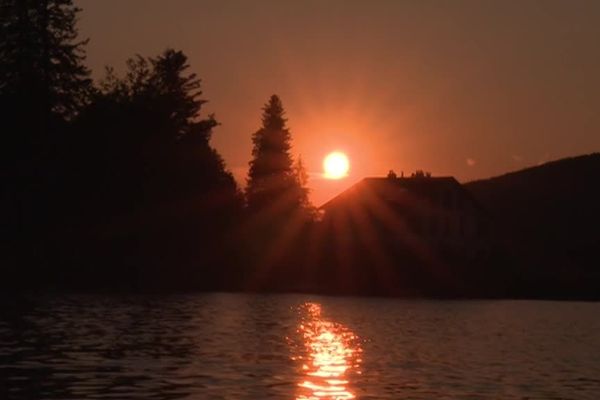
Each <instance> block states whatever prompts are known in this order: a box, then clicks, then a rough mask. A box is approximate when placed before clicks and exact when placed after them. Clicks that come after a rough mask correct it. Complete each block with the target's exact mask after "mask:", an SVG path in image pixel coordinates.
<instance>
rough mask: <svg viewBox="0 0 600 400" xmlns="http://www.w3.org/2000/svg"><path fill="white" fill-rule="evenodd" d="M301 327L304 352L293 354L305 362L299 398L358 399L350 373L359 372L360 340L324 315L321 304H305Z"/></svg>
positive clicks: (302, 399) (307, 399)
mask: <svg viewBox="0 0 600 400" xmlns="http://www.w3.org/2000/svg"><path fill="white" fill-rule="evenodd" d="M300 312H301V313H302V317H301V322H300V324H299V327H298V331H299V333H300V334H301V335H302V338H303V340H304V346H305V350H306V352H305V355H299V356H295V357H293V359H295V360H299V361H301V362H302V371H303V374H302V375H301V376H300V383H299V384H298V386H299V387H300V388H301V393H299V394H298V396H297V397H296V399H297V400H316V399H331V400H346V399H353V398H355V394H354V393H353V392H352V391H351V389H350V386H351V382H350V379H351V377H350V376H351V374H353V373H355V374H360V370H359V367H360V362H361V361H362V360H361V358H360V353H361V352H362V348H361V347H360V341H359V339H358V337H357V336H356V335H355V334H354V333H353V332H352V331H351V330H350V329H348V328H347V327H346V326H344V325H343V324H340V323H337V322H334V321H329V320H327V319H325V318H323V316H322V315H321V305H320V304H318V303H305V304H304V305H302V306H301V307H300Z"/></svg>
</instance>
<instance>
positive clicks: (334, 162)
mask: <svg viewBox="0 0 600 400" xmlns="http://www.w3.org/2000/svg"><path fill="white" fill-rule="evenodd" d="M349 169H350V162H349V161H348V157H347V156H346V155H345V154H344V153H342V152H339V151H334V152H333V153H329V154H328V155H327V157H325V159H324V160H323V170H324V172H325V173H324V176H325V178H327V179H341V178H344V177H346V176H347V175H348V170H349Z"/></svg>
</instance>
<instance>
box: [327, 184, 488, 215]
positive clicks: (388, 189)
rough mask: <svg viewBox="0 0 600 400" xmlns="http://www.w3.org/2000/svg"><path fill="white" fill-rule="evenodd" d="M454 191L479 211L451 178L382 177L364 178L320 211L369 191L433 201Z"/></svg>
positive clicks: (471, 199)
mask: <svg viewBox="0 0 600 400" xmlns="http://www.w3.org/2000/svg"><path fill="white" fill-rule="evenodd" d="M452 188H454V189H456V190H458V191H459V192H461V194H462V195H464V196H465V197H468V198H469V199H470V201H472V202H473V204H474V205H475V206H476V207H477V208H478V209H480V210H481V207H480V206H479V205H478V203H477V202H476V201H475V199H473V197H472V196H471V194H470V193H469V192H467V191H466V190H465V189H464V188H463V186H462V185H461V184H460V183H459V182H458V181H457V180H456V179H455V178H454V177H451V176H442V177H429V176H424V177H421V176H417V177H397V178H390V177H383V178H364V179H363V180H361V181H360V182H358V183H356V184H355V185H353V186H352V187H350V188H349V189H347V190H345V191H344V192H342V193H340V194H339V195H337V196H335V197H334V198H332V199H331V200H329V201H328V202H326V203H325V204H323V205H322V206H321V207H320V209H324V210H327V209H328V208H330V207H332V206H334V205H336V204H338V203H340V202H343V201H345V200H347V199H351V198H353V197H355V196H356V195H357V194H358V193H361V192H364V191H369V192H370V193H375V194H377V195H379V196H382V197H384V198H388V197H393V196H395V195H398V194H400V193H402V192H405V193H406V192H408V193H410V194H412V195H416V196H418V197H422V198H429V199H434V198H436V197H438V196H439V195H440V194H442V193H443V192H444V191H446V190H448V189H452Z"/></svg>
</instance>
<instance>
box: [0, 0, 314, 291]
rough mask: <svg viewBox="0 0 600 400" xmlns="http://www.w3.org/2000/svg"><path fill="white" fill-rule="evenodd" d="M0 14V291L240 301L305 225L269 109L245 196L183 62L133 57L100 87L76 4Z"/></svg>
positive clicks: (305, 207)
mask: <svg viewBox="0 0 600 400" xmlns="http://www.w3.org/2000/svg"><path fill="white" fill-rule="evenodd" d="M0 5H1V11H0V12H1V16H0V18H1V23H0V30H1V31H0V60H1V61H0V62H1V65H0V68H1V71H0V112H1V117H2V118H1V122H0V123H1V124H2V135H1V140H2V143H1V145H0V147H1V149H2V150H1V151H2V168H1V172H0V173H1V174H2V191H1V198H0V202H1V203H0V212H1V215H2V237H1V240H2V247H3V248H2V254H1V263H2V267H1V268H2V270H1V276H0V280H2V282H3V283H5V284H7V285H8V286H12V287H26V288H35V287H57V288H61V287H66V288H86V287H93V288H115V289H118V288H188V287H189V288H211V289H218V288H235V287H238V286H240V285H241V284H242V278H243V275H249V274H250V272H248V271H245V270H244V271H242V269H243V268H245V269H247V268H248V265H251V264H254V263H253V261H252V260H250V259H248V257H249V256H253V255H255V256H256V257H255V258H254V259H258V258H260V257H261V256H262V255H264V254H265V251H266V250H265V246H267V244H268V242H269V240H268V238H269V237H273V235H280V234H282V232H283V230H285V229H287V228H288V227H289V226H290V222H292V225H294V224H296V225H297V228H300V230H304V229H305V227H307V226H309V225H310V224H311V223H312V220H313V217H314V209H313V208H312V206H311V205H310V203H309V201H308V192H307V189H306V172H305V171H304V168H303V166H302V162H301V160H297V161H296V162H294V160H293V157H292V155H291V149H290V146H291V143H290V141H291V135H290V132H289V130H288V129H287V127H286V120H285V118H284V109H283V106H282V103H281V101H280V99H279V98H278V97H277V96H272V97H271V98H270V99H268V102H267V104H266V105H265V107H264V109H263V114H262V121H261V128H260V129H259V130H258V131H257V132H255V133H254V134H253V135H252V137H250V135H249V136H248V140H252V141H253V143H254V149H253V154H252V156H253V159H252V162H251V164H250V172H249V175H248V182H247V188H246V190H245V192H244V193H242V191H241V190H240V188H239V187H238V186H237V184H236V182H235V180H234V178H233V176H232V174H231V173H230V172H229V171H228V170H227V168H226V166H225V163H224V161H223V159H222V158H221V156H220V155H219V154H218V153H217V152H216V151H215V149H214V148H213V147H211V145H210V139H211V135H212V133H213V131H214V130H215V128H216V127H217V126H218V121H217V120H216V118H215V117H214V116H213V115H205V113H203V105H204V104H205V102H206V100H205V99H203V97H202V92H201V86H200V83H201V82H200V79H198V77H197V76H196V75H195V74H194V73H192V72H190V66H189V65H188V62H187V57H186V55H185V54H184V53H183V52H181V51H176V50H172V49H167V50H165V51H164V52H163V53H162V54H159V55H157V56H155V57H142V56H135V57H133V58H131V59H130V60H128V61H127V69H126V71H125V73H124V74H123V75H122V76H117V75H116V74H115V72H114V71H113V70H112V69H111V68H107V71H106V74H105V76H104V77H103V79H101V80H100V81H99V82H97V83H95V82H93V81H92V80H91V79H90V71H89V70H88V69H87V68H86V66H85V46H86V44H87V40H82V39H80V38H79V37H78V33H77V29H76V17H77V13H78V12H79V11H80V10H79V9H78V8H77V7H76V6H75V5H74V4H73V2H72V0H1V1H0ZM242 265H244V267H243V268H242V267H241V266H242Z"/></svg>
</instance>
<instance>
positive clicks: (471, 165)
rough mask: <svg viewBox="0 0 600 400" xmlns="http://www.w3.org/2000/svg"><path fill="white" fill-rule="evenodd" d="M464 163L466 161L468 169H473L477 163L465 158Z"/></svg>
mask: <svg viewBox="0 0 600 400" xmlns="http://www.w3.org/2000/svg"><path fill="white" fill-rule="evenodd" d="M466 161H467V165H468V166H469V167H473V166H474V165H475V164H477V161H475V159H473V158H467V160H466Z"/></svg>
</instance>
